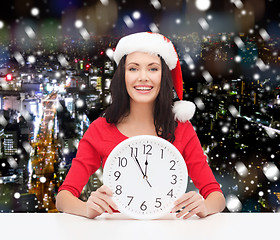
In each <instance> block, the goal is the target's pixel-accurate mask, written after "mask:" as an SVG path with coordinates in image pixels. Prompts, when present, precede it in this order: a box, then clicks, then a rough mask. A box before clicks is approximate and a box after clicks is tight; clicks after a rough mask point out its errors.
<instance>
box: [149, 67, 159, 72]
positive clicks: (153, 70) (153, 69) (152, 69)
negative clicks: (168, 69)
mask: <svg viewBox="0 0 280 240" xmlns="http://www.w3.org/2000/svg"><path fill="white" fill-rule="evenodd" d="M150 71H152V72H156V71H158V69H157V68H151V69H150Z"/></svg>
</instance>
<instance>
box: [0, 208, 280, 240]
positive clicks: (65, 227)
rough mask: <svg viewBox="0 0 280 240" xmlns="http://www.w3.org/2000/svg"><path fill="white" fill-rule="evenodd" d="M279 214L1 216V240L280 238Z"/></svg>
mask: <svg viewBox="0 0 280 240" xmlns="http://www.w3.org/2000/svg"><path fill="white" fill-rule="evenodd" d="M279 226H280V214H279V213H219V214H215V215H212V216H209V217H207V218H204V219H200V218H198V217H196V216H193V217H191V218H190V219H188V220H182V219H176V217H175V215H173V214H169V215H167V216H166V217H164V218H162V219H159V220H132V219H129V218H127V217H125V216H123V215H122V214H120V213H115V214H113V215H109V214H103V215H102V216H99V217H97V218H96V219H87V218H83V217H79V216H74V215H70V214H65V213H0V236H1V239H3V240H4V239H40V240H41V239H67V240H72V239H75V240H83V239H94V240H95V239H98V240H99V239H100V240H106V239H110V240H118V239H120V240H126V239H129V240H134V239H141V240H146V239H154V240H164V239H169V240H179V239H184V240H185V239H191V240H193V239H203V240H207V239H210V240H212V239H213V240H218V239H227V240H228V239H234V240H243V239H250V240H257V239H279Z"/></svg>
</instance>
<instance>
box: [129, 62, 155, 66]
mask: <svg viewBox="0 0 280 240" xmlns="http://www.w3.org/2000/svg"><path fill="white" fill-rule="evenodd" d="M130 64H134V65H137V66H139V63H137V62H130V63H128V64H127V65H130ZM154 64H156V65H159V66H160V64H159V63H157V62H152V63H149V64H148V66H151V65H154Z"/></svg>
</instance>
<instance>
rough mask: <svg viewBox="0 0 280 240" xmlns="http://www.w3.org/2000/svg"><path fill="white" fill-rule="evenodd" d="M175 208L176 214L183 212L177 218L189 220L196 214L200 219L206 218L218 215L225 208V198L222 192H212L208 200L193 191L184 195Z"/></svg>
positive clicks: (176, 202)
mask: <svg viewBox="0 0 280 240" xmlns="http://www.w3.org/2000/svg"><path fill="white" fill-rule="evenodd" d="M174 204H175V206H174V208H173V209H172V212H173V213H175V212H176V211H178V210H181V209H182V210H181V211H180V212H179V213H178V214H177V215H176V216H177V217H178V218H179V217H182V216H183V215H185V216H184V217H183V218H184V219H187V218H189V217H191V216H192V215H194V214H196V215H197V216H199V217H206V216H208V215H211V214H214V213H218V212H221V211H223V210H224V208H225V198H224V195H223V194H222V193H221V192H217V191H216V192H212V193H210V194H209V195H208V196H207V197H206V199H204V198H203V197H202V196H201V195H200V194H198V193H196V192H194V191H191V192H188V193H185V194H183V196H181V197H180V198H179V199H177V200H176V201H175V202H174Z"/></svg>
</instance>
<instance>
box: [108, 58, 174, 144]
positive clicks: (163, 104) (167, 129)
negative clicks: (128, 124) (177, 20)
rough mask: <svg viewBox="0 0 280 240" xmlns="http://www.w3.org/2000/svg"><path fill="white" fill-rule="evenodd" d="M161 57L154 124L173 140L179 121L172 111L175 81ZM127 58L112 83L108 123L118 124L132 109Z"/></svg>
mask: <svg viewBox="0 0 280 240" xmlns="http://www.w3.org/2000/svg"><path fill="white" fill-rule="evenodd" d="M160 59H161V66H162V74H161V85H160V91H159V94H158V96H157V98H156V100H155V107H154V124H155V128H156V132H157V135H158V136H160V137H162V138H164V139H166V140H168V141H170V142H173V141H174V140H175V129H176V126H177V122H176V121H175V120H174V113H173V112H172V105H173V82H172V77H171V72H170V70H169V68H168V66H167V65H166V63H165V61H164V60H163V59H162V58H160ZM125 60H126V55H125V56H123V58H122V59H121V61H120V62H119V65H118V67H117V69H116V72H115V74H114V76H113V79H112V81H111V85H110V91H111V97H112V103H111V105H110V106H109V107H108V108H107V109H106V110H105V118H106V121H107V122H108V123H113V124H117V123H119V122H120V121H121V120H122V118H123V117H126V116H127V115H128V114H129V111H130V97H129V95H128V93H127V90H126V85H125Z"/></svg>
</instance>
